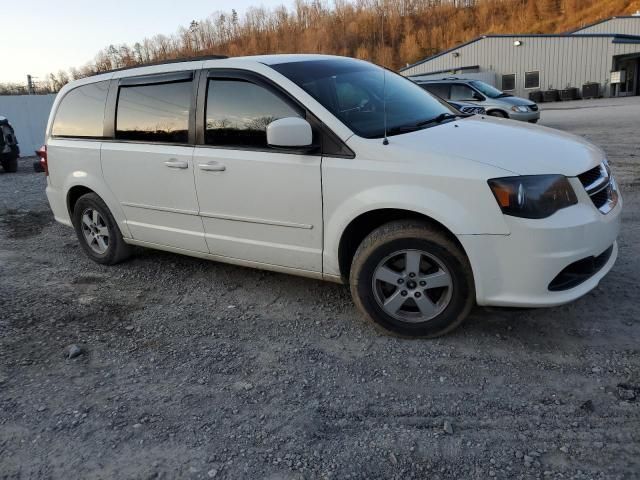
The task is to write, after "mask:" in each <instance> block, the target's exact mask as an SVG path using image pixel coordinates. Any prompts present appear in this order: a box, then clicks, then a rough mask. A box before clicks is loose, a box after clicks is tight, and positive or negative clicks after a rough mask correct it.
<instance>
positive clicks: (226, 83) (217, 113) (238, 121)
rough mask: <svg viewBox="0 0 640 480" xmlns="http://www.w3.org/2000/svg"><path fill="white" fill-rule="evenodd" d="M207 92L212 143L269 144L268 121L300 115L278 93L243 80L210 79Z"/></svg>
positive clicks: (207, 137) (208, 135)
mask: <svg viewBox="0 0 640 480" xmlns="http://www.w3.org/2000/svg"><path fill="white" fill-rule="evenodd" d="M207 92H208V93H207V111H206V113H205V115H206V135H205V142H206V143H207V144H209V145H221V146H234V147H258V148H266V147H267V125H269V124H270V123H271V122H273V121H274V120H278V119H280V118H286V117H300V116H301V115H300V113H299V112H298V111H297V110H296V109H294V107H293V106H291V105H289V104H288V103H286V102H285V101H284V100H283V99H282V98H280V97H279V96H277V95H276V94H275V93H273V92H271V91H270V90H267V89H266V88H264V87H261V86H260V85H256V84H255V83H251V82H247V81H244V80H209V87H208V89H207ZM345 101H352V100H349V99H348V98H345ZM353 101H357V100H353Z"/></svg>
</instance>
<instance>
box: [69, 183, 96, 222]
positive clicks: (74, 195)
mask: <svg viewBox="0 0 640 480" xmlns="http://www.w3.org/2000/svg"><path fill="white" fill-rule="evenodd" d="M87 193H95V194H96V195H98V194H97V193H96V192H94V191H93V190H91V189H90V188H89V187H87V186H85V185H74V186H73V187H71V188H70V189H69V191H68V192H67V199H66V202H67V211H68V212H69V217H70V218H73V210H74V209H75V206H76V203H77V202H78V199H79V198H80V197H81V196H83V195H86V194H87ZM98 196H99V195H98Z"/></svg>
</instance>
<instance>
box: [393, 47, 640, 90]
mask: <svg viewBox="0 0 640 480" xmlns="http://www.w3.org/2000/svg"><path fill="white" fill-rule="evenodd" d="M516 40H519V41H521V42H522V44H521V45H520V46H514V41H516ZM633 52H637V53H639V54H640V44H613V43H612V38H611V37H580V36H577V35H576V36H575V37H574V36H564V37H550V36H533V37H527V36H524V37H485V38H482V39H480V40H478V41H476V42H473V43H470V44H468V45H466V46H462V47H460V48H458V49H456V50H453V51H451V52H448V53H445V54H444V55H441V56H439V57H436V58H434V59H433V60H430V61H427V62H424V63H421V64H419V65H415V66H413V67H411V68H408V69H407V70H403V71H402V72H401V73H402V75H405V76H409V75H419V74H427V73H429V72H433V71H439V70H447V69H454V68H460V67H464V66H471V65H479V66H480V70H481V71H494V72H495V73H496V75H497V78H496V82H497V86H498V88H500V87H501V77H502V75H507V74H515V75H516V89H515V90H514V91H512V92H510V93H513V94H514V95H517V96H521V97H527V96H528V95H529V92H530V91H532V90H537V89H535V88H534V89H527V90H525V88H524V74H525V72H531V71H538V72H540V89H542V90H547V89H550V88H556V89H563V88H567V87H578V88H580V87H582V85H583V84H584V83H587V82H598V83H600V84H601V85H602V86H603V90H602V93H603V94H604V95H605V96H608V95H609V93H610V88H609V76H610V71H611V69H612V68H613V58H612V57H613V55H619V54H621V53H633ZM454 53H457V54H458V56H454Z"/></svg>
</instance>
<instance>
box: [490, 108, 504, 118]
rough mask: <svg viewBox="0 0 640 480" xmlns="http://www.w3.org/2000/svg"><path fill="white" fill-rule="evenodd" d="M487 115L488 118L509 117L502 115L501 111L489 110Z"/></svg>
mask: <svg viewBox="0 0 640 480" xmlns="http://www.w3.org/2000/svg"><path fill="white" fill-rule="evenodd" d="M487 115H489V116H490V117H498V118H509V115H507V114H506V113H504V112H503V111H502V110H491V111H490V112H487Z"/></svg>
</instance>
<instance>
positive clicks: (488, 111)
mask: <svg viewBox="0 0 640 480" xmlns="http://www.w3.org/2000/svg"><path fill="white" fill-rule="evenodd" d="M485 110H486V112H487V115H491V114H492V112H498V113H500V114H501V115H504V118H509V112H507V111H506V110H503V109H502V108H500V107H489V108H486V109H485Z"/></svg>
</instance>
